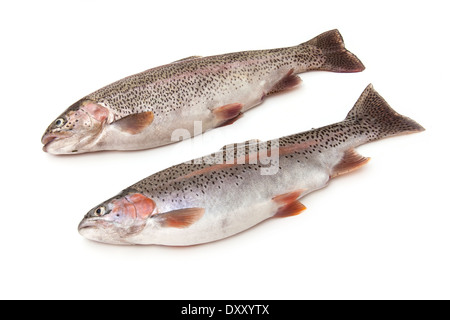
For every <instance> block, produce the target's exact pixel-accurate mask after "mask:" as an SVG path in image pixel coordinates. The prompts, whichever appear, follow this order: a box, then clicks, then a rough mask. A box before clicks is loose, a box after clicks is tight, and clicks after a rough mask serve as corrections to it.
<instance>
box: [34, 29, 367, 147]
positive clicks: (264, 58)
mask: <svg viewBox="0 0 450 320" xmlns="http://www.w3.org/2000/svg"><path fill="white" fill-rule="evenodd" d="M311 70H324V71H333V72H359V71H362V70H364V66H363V64H362V63H361V62H360V61H359V59H358V58H357V57H356V56H355V55H353V54H352V53H350V52H349V51H348V50H347V49H345V47H344V42H343V40H342V37H341V35H340V34H339V32H338V31H337V30H332V31H328V32H325V33H323V34H321V35H319V36H318V37H316V38H314V39H312V40H310V41H308V42H305V43H303V44H300V45H298V46H294V47H288V48H281V49H272V50H259V51H245V52H237V53H229V54H224V55H217V56H211V57H203V58H202V57H190V58H187V59H182V60H180V61H176V62H173V63H170V64H167V65H164V66H160V67H156V68H153V69H150V70H147V71H144V72H141V73H138V74H135V75H132V76H129V77H127V78H124V79H122V80H119V81H117V82H114V83H112V84H110V85H108V86H106V87H104V88H101V89H99V90H97V91H95V92H93V93H91V94H89V95H88V96H86V97H84V98H83V99H81V100H80V101H78V102H77V103H75V104H74V105H73V106H71V107H70V108H69V109H68V110H66V112H65V113H63V115H62V116H61V117H63V118H64V117H65V118H67V113H68V112H70V111H76V110H78V109H80V106H82V105H83V104H86V103H87V101H91V102H92V103H95V104H97V105H99V106H101V107H103V108H105V110H107V112H108V117H107V121H105V122H104V123H102V124H101V130H100V129H99V130H97V131H95V134H96V135H97V137H96V138H95V139H91V141H92V142H91V143H89V144H82V145H77V146H72V145H68V144H69V143H68V144H66V145H64V144H63V143H61V142H60V143H59V145H58V144H56V143H55V142H52V143H53V146H54V147H52V146H51V145H49V146H47V147H46V148H45V149H44V150H45V151H47V152H50V153H55V154H59V153H71V152H72V150H73V149H76V150H77V152H78V153H81V152H91V151H99V150H135V149H146V148H153V147H158V146H161V145H165V144H169V143H173V142H174V141H173V139H172V133H173V131H174V130H176V129H180V128H183V129H186V130H188V131H189V132H190V133H191V135H194V134H198V132H194V130H193V128H194V125H193V124H194V121H202V131H203V132H204V131H207V130H210V129H212V128H215V127H217V126H220V125H223V124H224V123H228V124H229V123H232V122H233V120H235V119H237V116H236V114H233V113H230V114H232V115H233V116H234V118H230V119H223V114H222V115H217V113H215V112H214V110H216V109H218V108H221V107H223V106H227V105H236V104H239V105H242V109H241V110H240V114H242V113H243V112H245V111H247V110H248V109H250V108H252V107H254V106H256V105H258V104H260V103H261V102H262V101H263V100H264V97H265V96H267V95H269V94H272V93H274V92H281V91H287V90H289V89H291V88H293V87H296V86H297V85H298V84H299V83H300V80H299V78H298V77H297V76H296V75H297V74H299V73H302V72H306V71H311ZM144 112H152V113H153V116H154V120H153V122H152V123H151V125H149V126H148V128H147V129H146V130H143V131H142V132H139V134H131V135H130V134H127V133H128V132H124V131H121V130H120V126H113V125H112V124H114V123H117V124H118V123H119V122H120V120H121V119H123V118H124V117H127V116H130V115H134V114H140V113H144ZM225 114H227V113H225ZM221 116H222V117H221ZM224 120H228V121H224ZM54 124H55V122H54V123H53V124H52V125H50V126H49V128H48V129H47V131H46V133H45V134H44V138H43V139H42V141H43V142H48V141H49V140H48V139H45V137H46V136H51V135H55V134H56V135H57V134H59V132H61V131H64V132H65V133H66V134H69V133H74V131H76V130H74V128H72V127H70V126H65V127H64V128H55V125H54ZM75 133H76V132H75ZM88 134H89V133H88V132H87V131H86V132H85V133H84V134H83V135H80V136H79V138H78V140H81V139H84V136H85V135H88ZM92 134H94V130H93V133H92ZM67 141H68V142H70V143H72V141H69V140H67Z"/></svg>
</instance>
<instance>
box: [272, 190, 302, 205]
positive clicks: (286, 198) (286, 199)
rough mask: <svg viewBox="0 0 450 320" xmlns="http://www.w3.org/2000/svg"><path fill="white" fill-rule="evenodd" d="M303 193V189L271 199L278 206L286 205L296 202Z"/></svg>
mask: <svg viewBox="0 0 450 320" xmlns="http://www.w3.org/2000/svg"><path fill="white" fill-rule="evenodd" d="M303 192H305V190H304V189H298V190H295V191H292V192H288V193H285V194H281V195H279V196H276V197H273V198H272V200H273V201H275V202H276V203H279V204H288V203H291V202H294V201H295V200H297V199H298V198H299V197H300V196H301V194H302V193H303Z"/></svg>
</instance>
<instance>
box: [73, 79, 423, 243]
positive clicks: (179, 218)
mask: <svg viewBox="0 0 450 320" xmlns="http://www.w3.org/2000/svg"><path fill="white" fill-rule="evenodd" d="M423 130H424V129H423V128H422V127H421V126H420V125H419V124H417V123H416V122H415V121H413V120H411V119H409V118H407V117H404V116H402V115H400V114H398V113H396V112H395V111H394V110H393V109H391V107H390V106H389V105H388V104H387V103H386V101H385V100H384V99H383V98H382V97H381V96H380V95H379V94H378V93H377V92H376V91H375V90H374V89H373V87H372V85H369V86H368V87H367V88H366V90H365V91H364V92H363V93H362V95H361V97H360V98H359V100H358V101H357V103H356V104H355V106H354V107H353V109H352V110H351V111H350V112H349V113H348V115H347V117H346V118H345V120H344V121H342V122H338V123H335V124H332V125H329V126H326V127H323V128H320V129H314V130H311V131H307V132H303V133H298V134H294V135H291V136H288V137H283V138H280V139H278V140H272V141H270V142H266V143H261V142H257V141H251V142H248V143H244V144H234V145H233V144H232V145H229V146H225V147H224V148H222V149H221V150H220V151H219V152H217V153H215V154H212V155H209V156H206V157H203V158H201V159H196V160H193V161H191V162H189V163H183V164H179V165H175V166H173V167H171V168H168V169H166V170H163V171H161V172H158V173H155V174H153V175H151V176H150V177H148V178H146V179H144V180H141V181H139V182H138V183H136V184H134V185H132V186H130V187H129V188H127V189H125V190H123V191H122V192H120V193H119V194H118V195H117V196H115V197H113V198H111V199H109V200H107V201H105V202H103V203H102V204H100V205H99V206H97V207H95V208H93V209H92V210H91V211H89V212H88V214H87V215H86V216H85V217H84V219H83V220H82V222H81V223H80V225H79V232H80V233H81V235H83V236H84V237H86V238H87V239H90V240H94V241H99V242H105V243H110V244H125V245H131V244H139V245H149V244H158V245H174V246H186V245H195V244H200V243H206V242H210V241H215V240H219V239H223V238H226V237H229V236H231V235H234V234H236V233H238V232H241V231H244V230H246V229H248V228H250V227H252V226H254V225H256V224H258V223H260V222H261V221H263V220H266V219H268V218H271V217H287V216H293V215H297V214H299V213H300V212H302V211H303V210H304V209H305V207H304V205H303V204H302V203H301V202H300V201H299V199H300V198H301V197H304V196H305V195H307V194H309V193H310V192H313V191H315V190H318V189H320V188H323V187H325V186H326V185H327V184H328V182H329V181H330V179H332V178H334V177H336V176H339V175H342V174H345V173H347V172H350V171H353V170H355V169H358V168H359V167H361V166H363V165H364V164H366V163H367V162H368V160H369V159H368V158H366V157H363V156H361V155H360V154H358V153H357V152H356V151H355V147H357V146H359V145H362V144H365V143H367V142H370V141H374V140H378V139H381V138H385V137H390V136H395V135H399V134H406V133H413V132H419V131H423ZM274 154H275V155H277V156H276V157H274V156H273V155H274ZM268 159H269V160H270V161H267V160H268ZM270 166H272V169H273V167H275V170H266V171H263V169H269V168H270Z"/></svg>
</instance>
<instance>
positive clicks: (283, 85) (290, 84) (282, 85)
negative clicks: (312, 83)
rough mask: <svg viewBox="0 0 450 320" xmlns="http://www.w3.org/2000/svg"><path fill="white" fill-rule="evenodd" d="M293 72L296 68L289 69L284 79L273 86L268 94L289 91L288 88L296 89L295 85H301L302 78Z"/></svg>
mask: <svg viewBox="0 0 450 320" xmlns="http://www.w3.org/2000/svg"><path fill="white" fill-rule="evenodd" d="M293 73H294V69H291V70H289V72H288V73H287V74H286V75H285V76H284V77H283V79H281V80H280V81H278V82H277V83H276V84H275V85H274V86H273V87H272V89H271V90H270V91H269V92H268V93H267V95H271V94H274V93H279V92H283V91H288V90H291V89H294V88H295V87H297V86H299V85H300V83H301V82H302V79H301V78H300V77H299V76H297V75H295V74H293Z"/></svg>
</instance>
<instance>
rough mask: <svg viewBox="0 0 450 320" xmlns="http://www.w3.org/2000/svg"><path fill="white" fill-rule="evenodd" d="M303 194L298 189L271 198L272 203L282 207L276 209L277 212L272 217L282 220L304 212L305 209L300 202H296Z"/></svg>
mask: <svg viewBox="0 0 450 320" xmlns="http://www.w3.org/2000/svg"><path fill="white" fill-rule="evenodd" d="M303 192H305V190H304V189H299V190H295V191H292V192H288V193H285V194H281V195H279V196H276V197H273V198H272V200H273V201H275V202H276V203H278V204H280V205H282V206H281V207H279V208H278V211H277V212H276V213H275V215H274V217H277V218H284V217H290V216H296V215H298V214H300V213H301V212H302V211H303V210H305V209H306V207H305V206H304V205H303V204H302V203H301V202H300V201H298V200H297V199H298V198H299V197H300V196H301V194H302V193H303Z"/></svg>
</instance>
